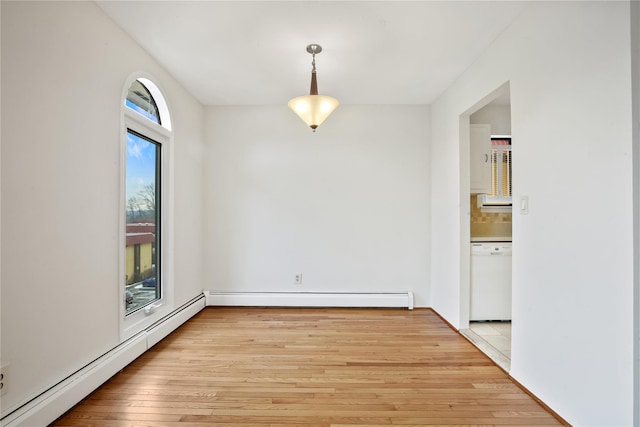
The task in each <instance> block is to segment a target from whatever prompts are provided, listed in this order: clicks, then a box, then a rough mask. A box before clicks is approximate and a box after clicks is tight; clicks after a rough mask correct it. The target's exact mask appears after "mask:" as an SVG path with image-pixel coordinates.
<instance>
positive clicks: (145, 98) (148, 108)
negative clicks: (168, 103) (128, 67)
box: [125, 80, 160, 124]
mask: <svg viewBox="0 0 640 427" xmlns="http://www.w3.org/2000/svg"><path fill="white" fill-rule="evenodd" d="M125 104H126V106H127V107H129V108H131V109H132V110H133V111H135V112H136V113H138V114H141V115H143V116H144V117H146V118H147V119H149V120H152V121H154V122H155V123H158V124H160V114H159V113H158V106H157V105H156V101H155V100H154V99H153V96H151V93H149V90H148V89H147V88H146V87H145V86H144V85H143V84H142V83H140V82H139V81H138V80H136V81H134V82H133V83H132V84H131V87H129V93H128V94H127V100H126V102H125Z"/></svg>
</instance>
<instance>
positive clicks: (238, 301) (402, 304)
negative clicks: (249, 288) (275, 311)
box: [204, 291, 413, 310]
mask: <svg viewBox="0 0 640 427" xmlns="http://www.w3.org/2000/svg"><path fill="white" fill-rule="evenodd" d="M204 295H205V297H206V300H207V305H208V306H246V307H380V308H394V307H397V308H408V309H409V310H413V293H412V292H379V293H352V292H224V291H205V292H204Z"/></svg>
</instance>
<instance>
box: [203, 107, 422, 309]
mask: <svg viewBox="0 0 640 427" xmlns="http://www.w3.org/2000/svg"><path fill="white" fill-rule="evenodd" d="M206 123H207V132H206V140H207V154H206V159H207V160H206V163H207V169H206V196H205V203H206V207H205V209H206V225H205V230H206V231H205V247H206V250H205V254H206V263H207V265H208V269H207V272H206V283H207V288H208V289H211V290H218V291H244V292H280V291H287V292H295V291H299V292H326V291H333V292H386V291H407V290H409V291H413V292H414V293H415V298H416V305H417V306H428V305H429V304H430V300H429V294H430V290H429V246H428V242H429V185H428V181H429V173H428V171H429V165H428V163H429V160H428V158H429V152H428V146H429V144H428V142H429V129H430V127H429V109H428V107H426V106H378V107H374V106H371V107H368V106H367V107H365V106H345V105H343V106H340V107H339V108H338V109H337V110H336V111H335V112H334V113H333V115H332V116H331V117H329V118H328V119H327V121H326V122H325V123H324V124H323V125H322V126H321V127H320V128H319V129H318V131H317V132H316V133H312V132H311V130H310V129H309V128H307V127H306V126H305V125H304V123H303V122H302V121H301V120H300V119H298V118H297V117H296V116H295V115H294V114H293V113H292V112H291V111H290V110H288V109H287V108H286V106H284V104H283V106H281V107H236V108H222V107H221V108H217V107H216V108H208V109H207V113H206ZM296 272H302V273H303V283H302V285H294V283H293V279H294V273H296Z"/></svg>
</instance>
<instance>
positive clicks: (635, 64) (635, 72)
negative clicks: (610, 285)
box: [631, 2, 640, 425]
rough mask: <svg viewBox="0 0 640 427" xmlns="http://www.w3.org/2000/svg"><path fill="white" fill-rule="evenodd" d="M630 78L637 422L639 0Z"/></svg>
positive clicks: (639, 418)
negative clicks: (631, 99) (631, 90)
mask: <svg viewBox="0 0 640 427" xmlns="http://www.w3.org/2000/svg"><path fill="white" fill-rule="evenodd" d="M631 61H632V62H631V79H632V89H633V95H632V97H633V107H632V108H633V162H634V163H633V173H634V175H633V182H634V185H635V186H634V189H633V196H634V201H633V213H634V215H633V218H634V232H633V238H634V241H633V247H634V249H635V254H634V289H635V296H634V307H635V308H634V315H635V319H634V325H635V333H634V337H635V339H634V346H635V350H634V351H635V371H634V375H633V378H634V393H633V394H634V396H636V397H635V399H634V401H635V408H634V425H640V3H639V2H631Z"/></svg>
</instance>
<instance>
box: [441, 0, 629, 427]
mask: <svg viewBox="0 0 640 427" xmlns="http://www.w3.org/2000/svg"><path fill="white" fill-rule="evenodd" d="M629 39H630V38H629V3H628V2H563V3H560V2H540V3H536V4H533V5H531V6H530V7H529V8H528V9H527V10H525V11H524V12H523V13H522V15H521V16H520V17H519V18H518V19H517V20H516V22H515V23H514V24H512V26H511V27H510V28H509V29H508V30H507V31H505V32H504V33H503V34H502V35H501V37H500V38H499V39H498V40H497V41H496V42H495V43H494V44H493V45H492V46H491V47H490V48H489V49H488V50H487V52H486V53H485V54H484V55H483V56H482V57H481V58H479V59H478V61H477V62H476V63H475V64H474V65H473V66H472V67H471V68H470V69H469V70H468V71H467V72H465V74H464V75H463V76H461V78H459V79H458V80H457V81H456V83H455V84H454V85H452V86H451V87H450V88H449V89H448V90H447V91H446V92H445V93H444V94H443V95H442V96H441V97H440V98H439V99H438V100H437V102H435V103H434V104H433V106H432V113H433V115H432V123H433V133H432V135H433V137H432V144H433V145H432V163H431V165H432V174H433V179H432V197H433V200H434V201H435V200H437V201H438V203H433V214H432V263H431V265H432V276H431V286H432V290H433V292H432V304H433V307H434V308H435V309H436V310H437V311H438V312H439V313H441V314H442V315H443V316H444V317H445V318H446V319H447V320H449V321H450V322H451V323H453V324H454V325H459V324H460V323H461V319H463V318H464V313H462V312H461V310H462V309H463V308H461V305H460V298H461V293H460V283H461V278H460V276H459V272H460V271H461V267H462V263H463V262H465V261H466V260H461V259H460V256H459V254H460V253H462V252H463V245H466V244H468V243H467V242H466V241H461V239H460V235H461V232H460V229H461V227H460V224H461V223H464V216H465V215H468V213H467V212H465V211H460V208H459V203H461V200H463V199H464V198H466V197H467V195H466V194H464V189H465V185H466V186H467V187H466V188H468V184H466V183H462V182H461V181H460V176H461V175H465V173H464V172H463V171H461V170H460V166H459V165H460V156H461V155H462V154H463V153H461V151H460V144H459V139H460V138H459V127H460V126H459V115H460V114H461V113H463V112H464V111H466V110H467V109H468V108H470V107H471V106H472V105H474V104H475V103H476V102H477V101H478V100H480V99H481V98H483V97H484V96H485V95H486V94H488V93H490V92H491V91H493V90H494V89H496V88H497V87H498V86H500V85H501V84H503V83H504V82H506V81H510V88H511V107H512V110H511V111H512V116H511V119H512V134H513V138H514V146H513V147H514V148H513V150H514V197H515V198H516V200H517V199H518V198H519V197H520V196H521V195H528V196H529V201H530V206H529V209H530V212H529V214H528V215H517V214H514V218H513V238H514V243H513V248H514V255H513V332H512V334H513V341H512V364H511V366H512V369H511V374H512V375H513V377H514V378H515V379H517V380H518V381H520V382H521V383H522V384H524V385H525V386H526V387H527V388H528V389H529V390H531V391H532V392H533V393H534V394H535V395H536V396H538V397H539V398H541V399H542V400H543V401H544V402H546V403H547V404H548V405H549V406H550V407H551V408H553V409H554V410H556V411H557V412H558V413H559V414H560V415H561V416H563V417H564V418H565V419H566V420H568V421H569V422H570V423H572V424H574V425H631V424H632V413H633V399H634V396H633V387H632V383H633V374H634V371H633V330H632V319H633V287H632V284H633V277H632V265H633V264H632V254H633V241H632V233H630V230H631V229H632V188H631V184H632V163H631V97H630V93H631V91H630V89H631V79H630V54H629V52H630V44H629ZM442 183H445V185H443V184H442ZM461 219H462V220H461ZM467 221H468V220H467ZM435 248H438V249H439V250H437V251H436V250H435ZM635 398H636V399H637V398H638V396H635Z"/></svg>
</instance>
